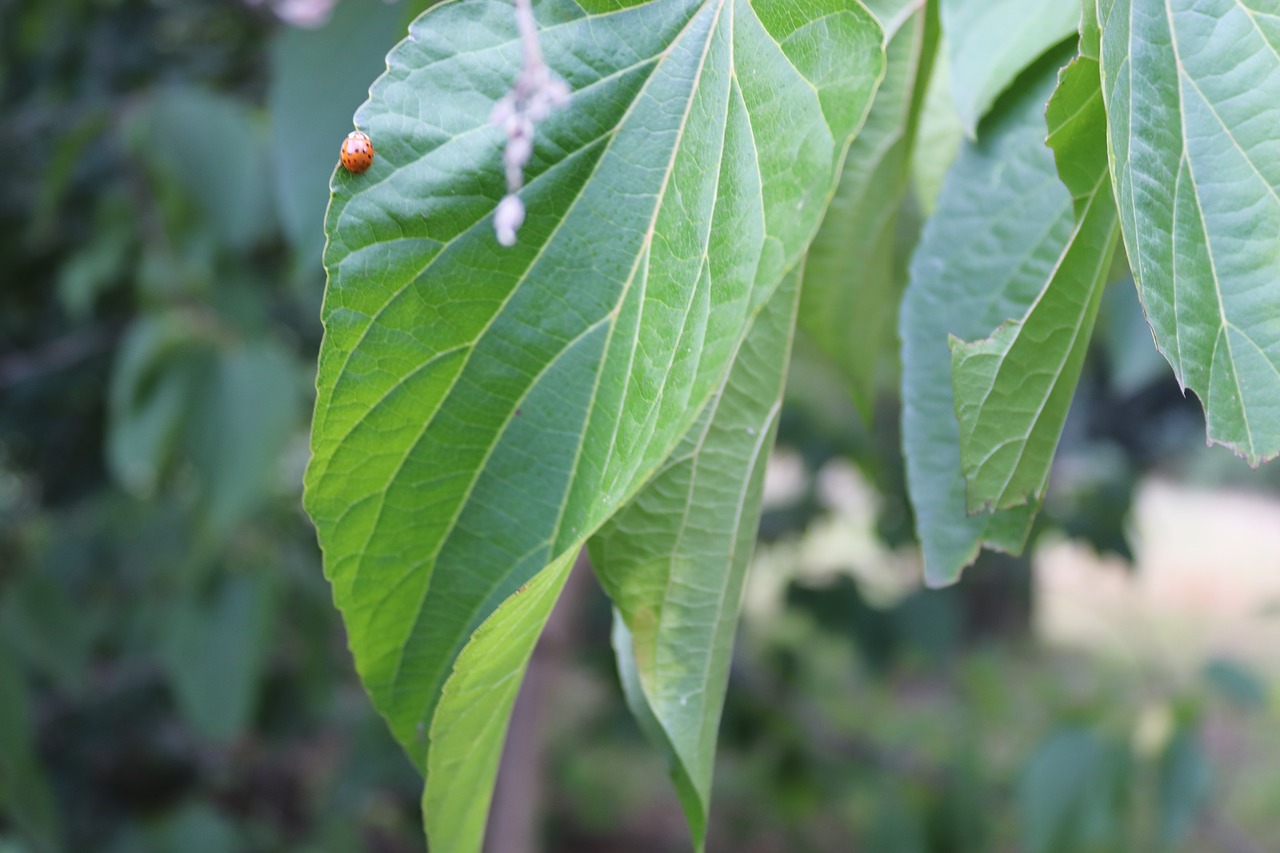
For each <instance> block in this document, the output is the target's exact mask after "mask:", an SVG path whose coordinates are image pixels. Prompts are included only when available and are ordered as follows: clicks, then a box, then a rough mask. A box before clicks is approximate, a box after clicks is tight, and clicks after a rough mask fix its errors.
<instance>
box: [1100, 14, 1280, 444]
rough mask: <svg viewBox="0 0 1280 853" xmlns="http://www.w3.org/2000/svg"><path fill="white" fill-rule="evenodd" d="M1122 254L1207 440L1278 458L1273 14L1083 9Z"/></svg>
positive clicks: (1279, 204)
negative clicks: (1094, 50) (1090, 16)
mask: <svg viewBox="0 0 1280 853" xmlns="http://www.w3.org/2000/svg"><path fill="white" fill-rule="evenodd" d="M1098 17H1099V19H1100V22H1101V24H1102V93H1103V96H1104V97H1105V98H1106V106H1107V118H1108V131H1109V132H1108V137H1107V138H1108V142H1109V144H1110V154H1111V172H1112V176H1113V179H1114V182H1115V193H1116V198H1117V201H1118V203H1119V207H1120V222H1121V225H1122V227H1123V231H1124V240H1125V247H1126V248H1127V249H1128V252H1129V262H1130V265H1131V266H1132V268H1133V273H1134V279H1135V281H1136V282H1137V285H1138V294H1139V296H1140V297H1141V299H1142V305H1143V308H1144V309H1145V311H1146V314H1147V320H1148V322H1149V323H1150V324H1151V329H1152V331H1153V332H1154V334H1155V339H1156V346H1157V347H1159V348H1160V351H1161V352H1162V353H1164V356H1165V358H1167V359H1168V360H1169V363H1170V364H1171V365H1173V370H1174V374H1175V375H1176V376H1177V378H1178V382H1179V383H1180V384H1181V385H1182V387H1183V389H1184V390H1185V389H1186V388H1190V389H1191V390H1192V391H1194V392H1195V394H1196V396H1197V397H1199V398H1200V401H1201V403H1202V404H1203V406H1204V409H1205V416H1206V419H1207V421H1208V438H1209V441H1210V442H1211V443H1219V444H1223V445H1226V446H1227V447H1229V448H1231V450H1233V451H1235V452H1236V453H1238V454H1240V455H1241V456H1244V457H1245V458H1246V459H1247V460H1248V461H1249V464H1251V465H1255V466H1256V465H1259V464H1261V463H1262V462H1263V461H1266V460H1267V459H1270V458H1272V457H1274V456H1276V454H1277V453H1280V288H1277V287H1276V281H1277V278H1280V241H1278V240H1277V239H1276V235H1277V234H1280V136H1277V135H1276V126H1277V123H1280V23H1278V21H1280V19H1278V18H1277V17H1276V8H1275V4H1274V3H1273V2H1266V3H1260V2H1258V0H1200V2H1195V3H1191V2H1187V1H1186V0H1178V2H1167V3H1132V2H1131V0H1099V3H1098Z"/></svg>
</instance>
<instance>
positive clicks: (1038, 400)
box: [951, 57, 1120, 512]
mask: <svg viewBox="0 0 1280 853" xmlns="http://www.w3.org/2000/svg"><path fill="white" fill-rule="evenodd" d="M1046 120H1047V122H1048V126H1049V138H1048V142H1049V145H1050V147H1051V148H1053V150H1054V154H1055V156H1056V159H1057V165H1058V174H1059V175H1060V176H1061V177H1062V181H1063V183H1064V184H1065V185H1066V187H1067V189H1068V191H1069V192H1070V193H1071V195H1072V198H1073V201H1074V206H1075V217H1076V223H1075V228H1074V229H1073V230H1072V232H1071V236H1070V237H1069V238H1068V240H1067V243H1066V245H1065V246H1064V247H1063V250H1062V254H1061V255H1060V256H1059V257H1058V259H1057V263H1056V264H1055V265H1054V267H1053V270H1052V272H1051V274H1050V277H1049V279H1048V280H1047V281H1046V282H1045V286H1044V290H1042V291H1041V293H1040V295H1039V296H1038V297H1037V298H1036V301H1035V303H1034V304H1033V305H1032V306H1031V309H1030V310H1029V311H1028V312H1027V314H1026V316H1024V317H1023V318H1021V319H1019V320H1017V321H1011V322H1009V323H1006V324H1005V325H1003V326H1001V327H1000V328H999V329H997V330H996V331H995V333H994V334H992V335H991V337H989V338H986V339H985V340H981V341H976V342H974V343H969V344H966V343H961V342H959V341H957V340H955V339H953V344H952V348H951V357H952V364H951V380H952V385H953V389H954V391H955V397H956V415H957V417H958V419H959V421H960V456H961V463H962V466H963V468H964V476H965V482H966V503H967V507H968V510H969V512H979V511H983V510H987V509H991V508H995V509H1006V508H1008V507H1012V506H1017V505H1019V504H1024V503H1026V502H1027V501H1029V500H1039V499H1040V498H1042V497H1043V496H1044V489H1045V486H1046V484H1047V483H1048V482H1049V468H1050V465H1051V464H1052V462H1053V453H1054V450H1055V448H1056V447H1057V445H1058V439H1059V437H1061V435H1062V427H1063V424H1064V423H1065V422H1066V419H1067V409H1068V407H1069V406H1070V405H1071V398H1072V397H1073V396H1074V394H1075V389H1076V383H1077V382H1078V381H1079V379H1080V369H1081V367H1082V366H1083V365H1084V357H1085V353H1086V352H1087V351H1088V348H1089V339H1090V338H1091V337H1092V334H1093V326H1094V322H1095V321H1096V320H1097V317H1098V306H1099V305H1100V304H1101V301H1102V293H1103V290H1104V289H1105V287H1106V283H1107V282H1106V278H1107V271H1108V269H1109V268H1110V266H1111V258H1112V256H1113V255H1114V254H1115V248H1116V243H1117V241H1118V240H1119V237H1120V227H1119V223H1118V221H1117V218H1116V207H1115V201H1114V197H1113V196H1112V194H1111V181H1110V177H1109V175H1108V172H1107V151H1106V114H1105V112H1103V108H1102V91H1101V89H1100V88H1099V78H1098V62H1097V60H1096V59H1090V58H1085V57H1079V58H1077V59H1076V60H1075V61H1074V62H1072V63H1071V65H1069V66H1067V68H1066V69H1064V70H1063V72H1062V75H1061V77H1060V79H1059V83H1058V88H1057V90H1056V91H1055V92H1054V94H1053V97H1052V98H1051V99H1050V100H1049V106H1048V109H1047V112H1046Z"/></svg>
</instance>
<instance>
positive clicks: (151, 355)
mask: <svg viewBox="0 0 1280 853" xmlns="http://www.w3.org/2000/svg"><path fill="white" fill-rule="evenodd" d="M203 343H204V342H203V341H201V340H200V339H199V338H198V337H197V335H196V334H195V332H194V330H193V329H192V328H191V327H190V325H189V324H188V323H186V322H185V321H184V319H183V318H182V317H181V316H179V315H177V314H164V315H160V316H157V317H152V318H143V319H141V320H139V321H137V322H136V323H134V325H133V326H132V327H131V328H130V329H129V333H128V334H127V335H126V337H125V340H124V344H123V345H122V346H121V349H120V356H119V358H118V359H117V360H116V364H115V369H114V372H113V374H112V377H111V389H110V397H109V410H108V413H109V418H108V425H107V448H106V456H107V466H108V468H110V470H111V473H112V474H113V475H114V476H115V478H116V480H117V481H118V482H119V483H120V485H121V486H123V487H124V488H125V489H126V490H128V491H130V492H133V493H134V494H136V495H141V496H147V495H150V494H152V493H154V491H155V489H156V486H157V485H158V483H159V480H160V477H161V476H162V475H163V474H164V471H165V469H166V468H167V467H168V465H169V462H170V459H171V457H172V455H173V452H174V449H175V447H176V446H177V442H178V438H179V436H180V434H181V432H182V425H183V423H184V421H185V418H186V411H187V409H188V407H189V406H190V404H191V400H192V398H193V396H194V394H195V391H196V388H197V386H198V385H199V383H200V380H201V378H202V371H203V365H202V361H201V356H200V352H199V350H200V349H201V347H200V344H203Z"/></svg>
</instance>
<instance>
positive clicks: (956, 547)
mask: <svg viewBox="0 0 1280 853" xmlns="http://www.w3.org/2000/svg"><path fill="white" fill-rule="evenodd" d="M1065 58H1066V54H1063V53H1060V52H1055V54H1053V55H1051V56H1048V57H1046V58H1045V59H1044V60H1042V61H1041V62H1040V63H1038V64H1037V65H1036V67H1035V68H1033V69H1031V70H1030V71H1029V72H1028V74H1027V75H1026V76H1025V77H1024V78H1023V79H1021V80H1020V81H1019V82H1018V84H1017V85H1016V86H1015V87H1014V89H1013V90H1011V91H1010V92H1009V93H1008V94H1007V95H1006V96H1005V97H1004V98H1003V99H1001V102H1000V103H999V104H997V105H996V107H995V109H994V110H993V111H992V114H991V115H990V116H989V117H988V119H987V121H986V122H985V123H984V124H983V127H982V133H981V134H980V136H979V138H978V141H977V142H976V143H973V142H966V143H965V145H964V147H963V149H962V150H961V152H960V156H959V158H958V159H957V160H956V163H955V164H954V165H953V166H952V168H951V171H950V173H949V174H948V176H947V181H946V183H945V185H944V186H943V188H942V193H941V195H940V196H939V198H938V209H937V211H936V212H935V213H934V215H933V217H932V218H931V219H930V220H929V222H928V224H927V225H926V226H925V229H924V233H923V234H922V235H921V238H920V244H919V246H917V248H916V252H915V255H914V256H913V257H912V261H911V274H910V281H909V283H908V285H907V291H906V295H905V297H904V300H903V308H902V316H901V323H900V332H901V336H902V383H903V384H902V399H903V413H902V430H903V435H902V441H903V449H904V451H905V453H906V458H907V484H908V487H909V490H910V494H911V503H912V506H913V508H914V510H915V516H916V530H917V533H918V535H919V538H920V542H921V547H922V549H923V551H924V563H925V577H926V580H927V581H928V582H929V583H930V584H934V585H941V584H945V583H950V582H952V581H954V580H955V579H956V578H957V577H958V576H959V574H960V570H961V569H963V568H964V567H965V566H966V565H968V564H969V563H971V562H972V561H973V559H974V558H975V557H976V556H977V553H978V550H979V548H980V547H981V546H982V545H984V544H985V545H988V546H989V547H993V548H998V549H1000V550H1006V551H1018V550H1020V549H1021V547H1022V544H1023V541H1024V540H1025V538H1026V535H1027V532H1028V529H1029V527H1030V524H1031V519H1032V516H1033V510H1034V507H1031V506H1027V507H1020V508H1017V509H1013V510H1008V511H1004V512H997V513H994V514H986V513H984V514H979V515H974V516H970V515H969V514H968V513H967V511H966V506H965V482H964V473H963V470H962V469H961V463H960V426H959V423H958V421H957V420H956V411H955V402H954V399H955V398H954V394H953V392H952V385H951V353H950V350H949V349H948V346H947V339H948V338H947V336H948V335H955V336H956V337H959V338H976V337H979V336H981V335H985V334H987V333H988V332H990V331H991V329H993V328H995V327H996V326H998V325H999V324H1000V323H1002V322H1003V321H1005V320H1007V319H1009V318H1010V317H1020V316H1022V315H1023V314H1025V313H1026V311H1027V308H1028V307H1029V306H1030V305H1031V304H1032V302H1033V301H1034V300H1035V297H1036V295H1037V294H1038V293H1039V292H1040V290H1041V289H1042V288H1043V286H1044V282H1046V281H1048V280H1049V277H1050V275H1051V273H1052V270H1053V267H1054V264H1055V263H1056V262H1057V260H1058V258H1059V257H1060V256H1061V254H1062V250H1063V248H1064V247H1065V246H1066V244H1067V239H1068V237H1069V236H1070V234H1071V230H1072V225H1073V222H1074V216H1073V215H1072V200H1071V197H1070V195H1069V194H1068V193H1067V191H1066V189H1065V188H1064V187H1063V185H1062V182H1061V181H1060V180H1059V179H1058V174H1057V171H1056V170H1055V168H1054V161H1053V156H1052V154H1051V152H1050V151H1049V149H1048V148H1046V147H1045V145H1044V127H1045V125H1044V105H1045V103H1046V101H1047V100H1048V98H1049V95H1050V93H1051V91H1052V89H1053V86H1054V83H1055V82H1056V74H1057V71H1058V68H1059V66H1060V65H1061V63H1062V61H1064V60H1065Z"/></svg>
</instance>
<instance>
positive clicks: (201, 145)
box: [138, 87, 273, 249]
mask: <svg viewBox="0 0 1280 853" xmlns="http://www.w3.org/2000/svg"><path fill="white" fill-rule="evenodd" d="M138 130H139V133H140V134H141V137H140V140H139V142H140V144H141V151H140V153H141V154H142V155H144V156H145V157H146V158H147V160H148V161H149V162H150V163H151V164H152V165H153V166H154V167H156V168H158V169H159V170H160V171H161V172H162V173H163V174H164V176H165V177H166V178H167V179H168V180H171V181H173V182H175V183H176V184H177V185H178V186H179V187H181V188H182V190H183V191H184V194H185V195H186V197H187V198H188V200H189V201H190V202H191V203H192V204H193V205H195V207H196V208H197V209H198V210H200V211H201V212H202V213H204V215H205V216H206V217H208V220H209V223H210V225H211V226H212V227H213V229H214V232H215V233H216V234H217V236H218V237H219V238H220V239H221V240H222V241H223V242H225V243H226V244H227V245H228V246H230V247H232V248H236V249H245V248H248V247H249V246H252V245H253V244H255V243H257V242H260V241H261V239H262V237H263V235H264V233H266V232H267V230H268V228H269V227H270V225H271V220H272V213H273V211H272V209H271V196H270V193H269V191H268V187H269V183H268V179H267V157H266V138H265V134H264V132H263V131H264V128H263V126H262V123H261V122H260V121H258V120H257V117H255V116H253V115H252V114H251V113H250V112H249V111H248V109H247V108H246V107H245V106H244V104H243V103H242V102H240V101H238V100H234V99H232V98H229V97H225V96H223V95H217V94H214V93H213V92H207V91H205V90H203V89H197V88H193V87H183V88H175V89H168V90H164V91H161V92H160V93H159V94H157V95H156V96H155V99H154V100H153V101H152V102H151V103H150V104H149V105H148V106H147V108H146V110H145V112H144V114H143V115H142V117H141V124H140V127H139V129H138Z"/></svg>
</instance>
